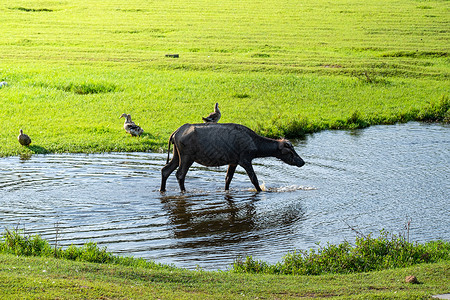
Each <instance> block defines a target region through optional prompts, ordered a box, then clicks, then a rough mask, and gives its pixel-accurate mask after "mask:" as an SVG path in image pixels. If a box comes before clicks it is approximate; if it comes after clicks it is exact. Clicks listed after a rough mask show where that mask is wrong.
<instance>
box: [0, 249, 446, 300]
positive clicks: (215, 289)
mask: <svg viewBox="0 0 450 300" xmlns="http://www.w3.org/2000/svg"><path fill="white" fill-rule="evenodd" d="M449 271H450V264H449V263H448V261H447V262H440V263H434V264H421V265H416V266H413V267H409V268H402V269H395V270H385V271H377V272H371V273H358V274H347V275H320V276H288V275H261V274H259V275H254V274H235V273H228V272H205V271H186V270H164V269H146V268H132V267H125V266H120V265H110V264H96V263H87V262H76V261H67V260H58V259H54V258H40V257H22V256H19V257H17V256H13V255H5V254H0V297H1V298H5V299H36V298H41V299H56V298H57V299H294V298H295V299H298V298H305V299H309V298H319V299H320V298H329V297H333V298H337V299H431V296H432V295H436V294H442V293H446V292H449V286H448V284H446V282H449V280H450V278H449V274H450V272H449ZM409 275H414V276H416V277H417V278H418V280H419V282H420V284H409V283H405V281H404V280H405V277H406V276H409Z"/></svg>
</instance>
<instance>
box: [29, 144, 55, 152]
mask: <svg viewBox="0 0 450 300" xmlns="http://www.w3.org/2000/svg"><path fill="white" fill-rule="evenodd" d="M28 149H30V150H31V151H33V153H34V154H47V153H50V151H48V150H47V149H45V148H44V147H41V146H38V145H31V146H28Z"/></svg>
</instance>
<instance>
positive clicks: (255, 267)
mask: <svg viewBox="0 0 450 300" xmlns="http://www.w3.org/2000/svg"><path fill="white" fill-rule="evenodd" d="M440 260H450V243H449V242H445V241H431V242H427V243H424V244H419V243H410V242H409V241H407V240H406V239H405V237H403V236H396V235H392V234H389V233H387V232H385V231H382V232H381V234H380V236H379V237H373V236H372V235H371V234H369V235H367V236H360V237H357V238H356V242H355V245H354V246H352V245H351V244H350V243H349V242H343V243H341V244H338V245H333V244H327V245H326V246H325V247H320V248H319V249H318V250H314V249H311V250H309V251H305V250H299V251H294V252H291V253H288V254H287V255H285V256H284V257H283V260H282V261H281V262H279V263H276V264H273V265H270V264H268V263H266V262H264V261H260V260H255V259H253V258H252V257H251V256H248V257H246V258H245V259H242V258H240V259H237V260H236V261H235V263H234V264H233V269H232V270H233V271H234V272H238V273H266V274H291V275H320V274H327V273H333V274H334V273H355V272H369V271H375V270H384V269H393V268H402V267H408V266H412V265H414V264H419V263H432V262H437V261H440Z"/></svg>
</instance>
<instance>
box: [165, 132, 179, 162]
mask: <svg viewBox="0 0 450 300" xmlns="http://www.w3.org/2000/svg"><path fill="white" fill-rule="evenodd" d="M177 131H178V129H177V130H175V131H174V132H173V133H172V134H171V135H170V137H169V142H168V145H167V148H168V149H167V161H166V165H167V164H168V163H169V160H170V144H173V136H174V135H175V133H177Z"/></svg>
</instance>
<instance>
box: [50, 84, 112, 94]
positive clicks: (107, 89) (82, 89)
mask: <svg viewBox="0 0 450 300" xmlns="http://www.w3.org/2000/svg"><path fill="white" fill-rule="evenodd" d="M58 88H59V89H61V90H63V91H65V92H71V93H74V94H78V95H88V94H101V93H111V92H115V91H117V87H116V86H115V85H113V84H111V83H97V82H83V83H69V84H66V85H63V86H60V87H58Z"/></svg>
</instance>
